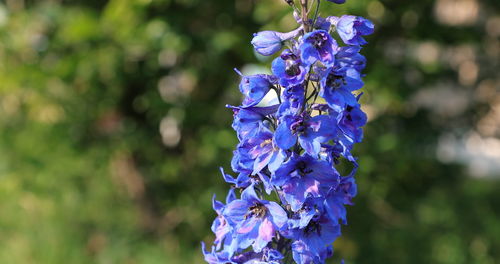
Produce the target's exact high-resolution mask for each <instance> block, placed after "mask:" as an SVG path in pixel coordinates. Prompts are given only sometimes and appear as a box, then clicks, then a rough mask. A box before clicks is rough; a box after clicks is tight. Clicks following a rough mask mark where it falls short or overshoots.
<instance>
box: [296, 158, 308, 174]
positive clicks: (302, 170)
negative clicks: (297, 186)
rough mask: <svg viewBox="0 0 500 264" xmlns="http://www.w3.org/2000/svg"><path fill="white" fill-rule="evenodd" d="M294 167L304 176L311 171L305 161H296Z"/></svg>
mask: <svg viewBox="0 0 500 264" xmlns="http://www.w3.org/2000/svg"><path fill="white" fill-rule="evenodd" d="M296 168H297V170H298V171H299V174H300V175H301V176H304V175H306V174H309V173H311V172H312V170H311V169H310V168H307V163H306V162H305V161H299V162H297V165H296Z"/></svg>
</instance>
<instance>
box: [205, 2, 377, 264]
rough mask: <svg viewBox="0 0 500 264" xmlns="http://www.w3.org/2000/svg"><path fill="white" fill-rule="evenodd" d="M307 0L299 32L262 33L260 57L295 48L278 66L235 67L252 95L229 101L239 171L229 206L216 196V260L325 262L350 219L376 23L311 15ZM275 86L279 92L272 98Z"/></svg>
mask: <svg viewBox="0 0 500 264" xmlns="http://www.w3.org/2000/svg"><path fill="white" fill-rule="evenodd" d="M328 1H329V2H333V3H337V4H342V3H344V2H345V0H328ZM286 2H287V3H288V4H291V5H292V6H293V3H296V2H299V1H296V2H293V1H288V0H286ZM305 2H307V1H300V5H301V8H300V9H297V8H295V10H296V11H294V14H293V15H294V18H295V20H296V21H297V23H298V24H299V27H298V28H297V29H296V30H294V31H291V32H288V33H280V32H275V31H262V32H258V33H256V34H254V37H253V39H252V45H253V46H254V48H255V50H256V52H257V53H259V54H261V55H264V56H269V55H272V54H275V53H277V52H280V50H281V49H282V48H283V46H284V45H285V44H286V46H287V49H285V50H283V51H281V53H280V55H279V56H278V57H276V58H275V59H274V60H273V62H272V65H271V72H272V74H256V75H249V76H243V75H242V74H241V73H240V72H238V71H237V72H238V73H239V74H240V75H241V77H242V80H241V83H240V86H239V88H240V92H241V93H242V94H243V95H244V99H243V102H242V105H241V106H228V107H229V108H231V109H232V111H233V113H234V121H233V123H232V127H233V129H234V130H235V131H236V134H237V137H238V141H239V143H238V145H237V146H236V149H235V150H234V151H233V158H232V160H231V169H232V170H233V172H234V175H236V176H234V177H233V176H232V175H231V174H228V173H225V172H224V170H223V169H222V168H221V174H222V177H223V179H224V180H225V181H226V182H227V183H229V184H231V190H230V191H229V193H228V195H227V198H226V203H225V204H224V203H222V202H220V201H217V200H215V197H214V199H213V200H212V206H213V209H214V211H215V212H216V214H217V216H216V217H215V220H214V221H213V223H212V231H213V233H214V234H215V240H214V243H213V245H212V247H211V250H210V251H208V250H206V249H205V244H202V249H203V255H204V257H205V261H206V262H208V263H210V264H228V263H231V264H285V263H286V264H289V263H290V264H293V263H296V264H325V262H326V260H327V258H329V257H331V256H332V255H333V245H332V243H333V242H334V241H335V239H336V238H337V237H338V236H340V234H341V225H346V224H347V205H353V199H354V196H356V193H357V186H356V182H355V180H354V175H355V174H356V171H357V169H358V167H359V165H358V162H357V158H356V157H355V156H354V155H353V153H354V152H353V147H354V145H355V144H356V143H358V142H361V140H362V139H363V128H362V127H363V126H364V125H365V124H366V122H367V116H366V114H365V113H364V112H363V111H362V110H361V105H360V103H359V98H360V97H361V95H362V94H363V93H362V92H358V90H359V89H361V88H362V86H363V80H362V77H363V74H362V73H361V72H362V70H363V69H364V68H365V66H366V58H365V57H364V56H363V55H361V54H360V51H361V46H360V45H363V44H365V43H366V41H365V40H364V39H363V37H362V36H365V35H368V34H371V33H372V32H373V24H371V22H370V21H368V20H366V19H364V18H361V17H355V16H342V17H334V16H330V17H326V18H322V17H311V16H310V15H309V14H312V13H314V12H309V11H311V10H308V8H309V7H308V6H306V4H305ZM300 10H305V12H306V13H301V11H300ZM333 28H336V31H333V33H334V34H338V35H337V36H335V38H334V37H332V35H330V31H331V30H332V29H333ZM335 39H342V42H343V43H340V44H342V45H341V46H339V45H338V43H337V42H336V41H335ZM344 44H347V45H344ZM271 90H272V91H271ZM268 94H269V95H271V96H276V98H275V99H272V100H270V102H267V100H266V101H264V100H263V98H264V97H266V96H267V95H268ZM341 161H342V163H343V164H344V163H350V165H351V166H347V167H351V168H352V169H351V170H350V171H348V172H346V174H347V175H341V174H340V173H339V172H338V171H337V169H336V167H337V166H338V164H339V163H340V162H341ZM272 192H274V193H275V194H276V196H275V195H273V194H272ZM238 194H240V195H238ZM290 257H292V258H293V260H290ZM342 263H343V262H342Z"/></svg>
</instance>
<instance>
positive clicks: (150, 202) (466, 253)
mask: <svg viewBox="0 0 500 264" xmlns="http://www.w3.org/2000/svg"><path fill="white" fill-rule="evenodd" d="M321 13H322V14H323V15H330V14H332V15H341V14H355V15H362V16H365V17H367V18H369V19H371V20H373V21H374V22H375V24H376V32H375V34H374V35H373V36H370V37H368V40H369V42H370V44H368V45H367V46H366V48H365V49H364V50H363V53H364V54H365V55H366V57H367V58H368V62H369V63H368V67H367V69H366V70H365V73H366V74H367V76H366V78H365V81H366V86H365V88H364V91H365V95H364V97H363V104H364V107H365V111H366V112H367V113H368V116H369V123H368V124H367V126H366V129H365V140H364V142H363V143H362V144H359V146H357V147H356V149H355V153H356V154H357V155H358V156H359V158H360V165H361V169H360V171H359V173H358V175H357V180H358V185H359V195H358V197H357V198H356V199H355V203H356V206H354V207H350V208H349V209H348V215H349V221H350V222H349V223H350V224H349V226H347V227H346V228H344V232H343V233H344V235H343V236H342V237H341V238H340V239H338V241H337V242H336V243H335V248H336V253H335V254H336V255H335V258H333V259H332V260H331V261H330V262H329V263H339V259H340V258H344V259H346V261H347V263H352V264H354V263H358V264H359V263H376V264H378V263H380V264H391V263H394V264H395V263H398V264H401V263H410V264H413V263H415V264H422V263H438V264H447V263H449V264H462V263H463V264H470V263H478V264H479V263H480V264H494V263H500V74H499V72H500V65H499V64H500V1H498V0H435V1H433V0H419V1H400V0H348V1H347V3H346V4H344V5H342V6H338V5H333V4H326V3H324V4H323V6H322V8H321ZM294 25H295V23H294V21H293V18H292V17H291V15H290V10H289V8H288V7H287V6H286V5H285V4H284V1H282V0H259V1H250V0H211V1H207V0H110V1H105V0H72V1H71V0H52V1H49V0H4V1H0V263H22V264H24V263H26V264H30V263H42V264H45V263H48V264H52V263H54V264H57V263H75V264H78V263H129V264H132V263H147V264H149V263H166V264H177V263H179V264H180V263H190V264H191V263H195V264H196V263H203V259H202V255H201V252H200V241H205V242H207V243H210V242H211V240H212V239H213V238H214V237H213V235H212V234H211V233H210V228H209V226H210V224H211V221H212V219H213V218H214V217H215V214H214V212H212V209H211V201H210V200H211V197H212V194H213V193H216V194H217V195H218V196H219V197H221V198H222V197H223V196H224V195H225V192H226V190H227V188H228V185H226V184H225V183H224V182H223V180H222V178H221V177H220V174H219V171H218V170H219V169H218V168H219V166H223V167H224V168H226V170H230V166H229V165H230V158H231V153H232V150H233V148H234V147H235V145H236V144H237V139H236V136H235V135H234V133H233V131H232V130H231V127H230V124H231V120H232V113H231V111H229V110H228V109H226V108H225V107H224V105H225V104H233V105H237V104H238V103H239V102H240V100H241V96H240V94H239V92H238V89H237V84H238V81H239V78H238V76H237V75H236V74H235V73H234V72H233V70H232V69H233V68H234V67H238V68H239V69H242V70H243V71H244V72H256V71H260V72H265V71H266V68H265V67H266V66H268V65H269V63H270V60H269V58H263V57H257V56H256V55H255V54H254V52H253V50H252V48H251V45H250V43H249V42H250V40H251V37H252V33H254V32H257V31H259V30H264V29H274V30H281V31H285V30H291V29H293V27H294Z"/></svg>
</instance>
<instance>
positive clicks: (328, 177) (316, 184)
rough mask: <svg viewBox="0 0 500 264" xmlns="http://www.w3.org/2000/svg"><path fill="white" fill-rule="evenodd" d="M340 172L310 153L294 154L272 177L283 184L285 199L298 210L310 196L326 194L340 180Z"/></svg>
mask: <svg viewBox="0 0 500 264" xmlns="http://www.w3.org/2000/svg"><path fill="white" fill-rule="evenodd" d="M339 177H340V175H339V173H338V172H337V171H336V170H335V169H334V168H333V167H332V165H331V164H329V163H328V162H326V161H322V160H318V159H316V158H314V157H312V156H310V155H308V154H304V155H302V156H297V155H293V156H292V157H291V158H290V159H289V160H288V161H287V162H285V163H284V164H283V165H282V166H281V167H280V168H279V169H278V170H276V172H275V173H274V175H273V176H272V178H271V182H272V183H273V184H275V185H278V186H281V189H282V192H283V198H284V200H285V201H286V202H287V203H288V204H289V205H290V206H291V209H292V211H294V212H296V211H298V210H299V209H301V208H302V205H303V204H304V202H305V201H306V199H307V198H308V197H320V196H324V195H326V193H327V192H328V190H329V189H331V188H334V187H335V186H336V185H337V184H338V181H339Z"/></svg>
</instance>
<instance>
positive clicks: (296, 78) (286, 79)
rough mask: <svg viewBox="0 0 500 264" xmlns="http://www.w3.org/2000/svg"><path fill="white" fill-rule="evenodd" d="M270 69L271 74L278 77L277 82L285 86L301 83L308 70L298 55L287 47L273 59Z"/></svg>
mask: <svg viewBox="0 0 500 264" xmlns="http://www.w3.org/2000/svg"><path fill="white" fill-rule="evenodd" d="M271 69H272V71H273V74H274V75H276V77H278V79H279V84H280V85H282V86H285V87H289V86H295V85H299V84H301V83H302V82H303V81H304V79H305V77H306V74H307V72H308V71H309V68H308V67H307V66H306V65H304V64H303V63H302V61H301V60H300V57H299V56H298V55H296V54H295V53H293V52H292V51H290V50H288V49H287V50H284V51H283V53H281V56H279V57H277V58H276V59H274V60H273V64H272V66H271Z"/></svg>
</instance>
